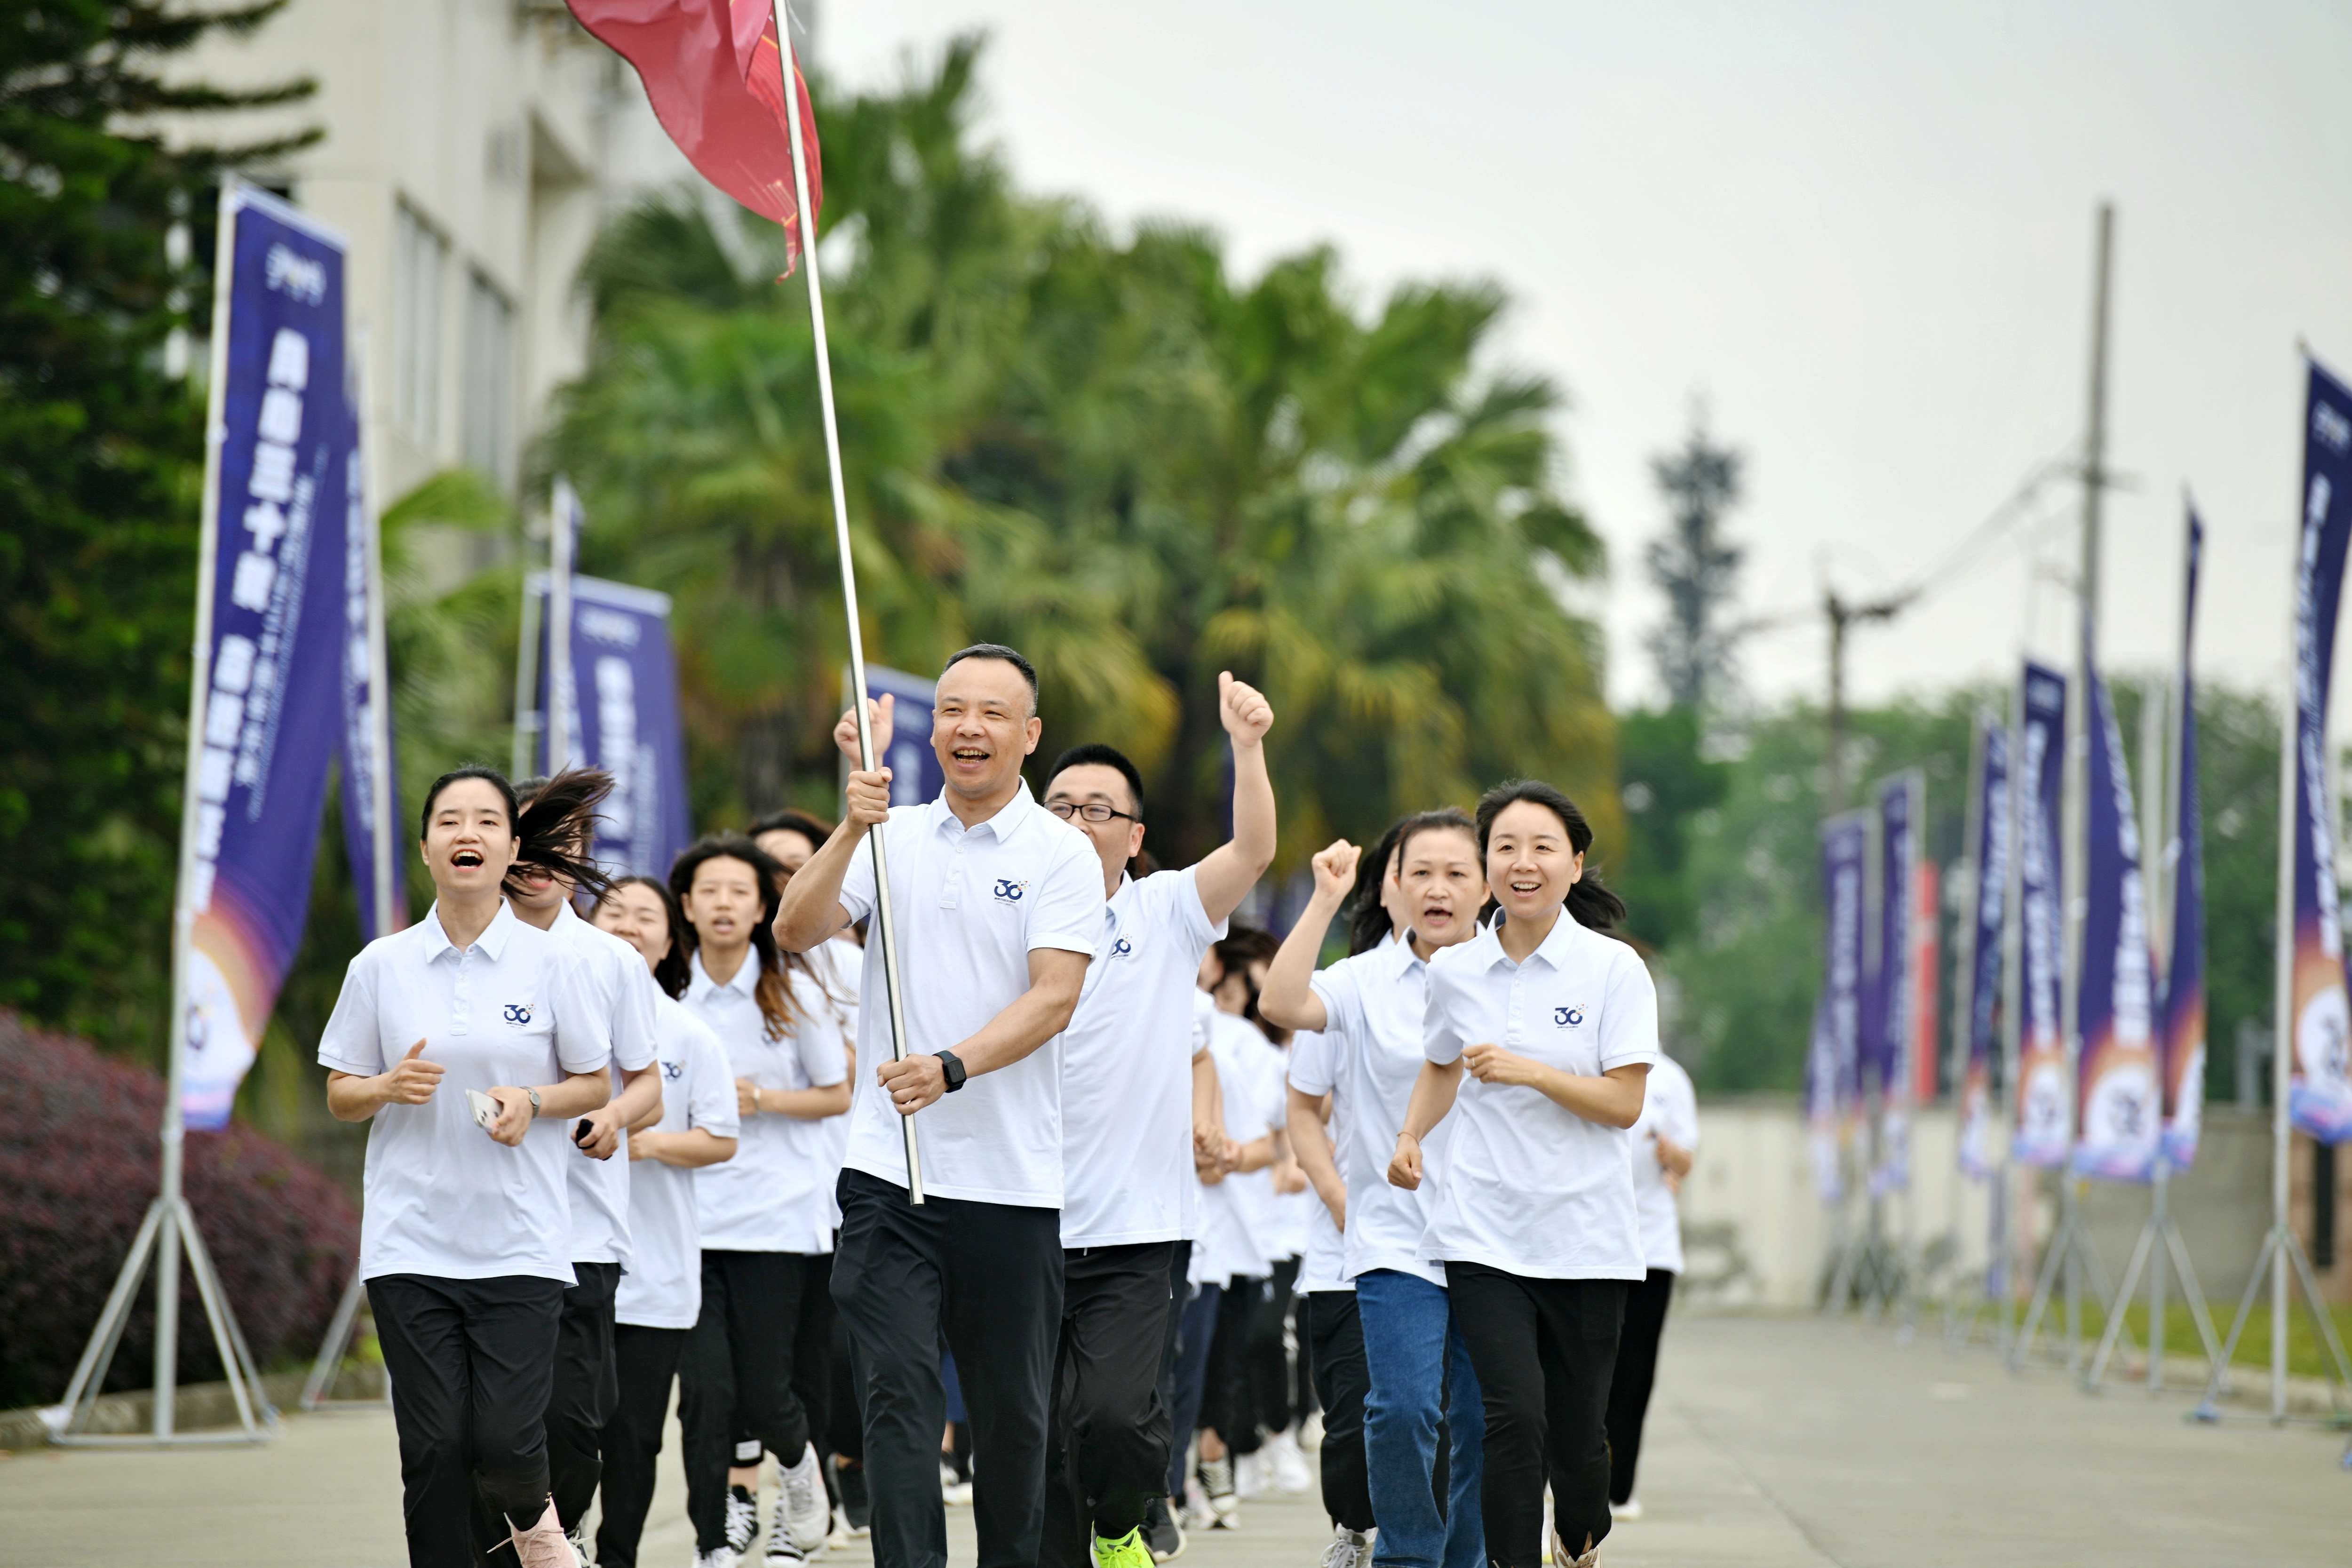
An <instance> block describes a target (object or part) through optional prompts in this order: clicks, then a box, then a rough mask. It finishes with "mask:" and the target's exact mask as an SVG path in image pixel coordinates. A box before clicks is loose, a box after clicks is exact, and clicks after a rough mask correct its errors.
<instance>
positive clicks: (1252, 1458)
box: [1234, 1449, 1266, 1502]
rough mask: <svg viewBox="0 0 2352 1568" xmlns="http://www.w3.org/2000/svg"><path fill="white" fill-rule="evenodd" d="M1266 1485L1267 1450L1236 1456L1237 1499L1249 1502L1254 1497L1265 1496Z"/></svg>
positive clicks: (1235, 1481) (1235, 1491)
mask: <svg viewBox="0 0 2352 1568" xmlns="http://www.w3.org/2000/svg"><path fill="white" fill-rule="evenodd" d="M1265 1484H1266V1483H1265V1450H1263V1449H1260V1450H1258V1451H1256V1452H1254V1453H1248V1454H1235V1455H1234V1496H1235V1497H1237V1498H1239V1499H1241V1500H1243V1501H1244V1502H1247V1501H1248V1500H1250V1499H1252V1498H1254V1497H1261V1496H1264V1495H1265Z"/></svg>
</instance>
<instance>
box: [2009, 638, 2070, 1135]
mask: <svg viewBox="0 0 2352 1568" xmlns="http://www.w3.org/2000/svg"><path fill="white" fill-rule="evenodd" d="M2024 679H2025V702H2024V707H2023V712H2024V721H2023V722H2022V724H2021V726H2020V727H2019V731H2018V737H2017V768H2018V784H2019V791H2018V823H2017V828H2018V834H2017V853H2018V865H2019V880H2020V882H2021V898H2020V900H2019V906H2020V907H2019V912H2018V920H2019V923H2020V925H2021V928H2022V929H2021V931H2019V933H2018V934H2019V936H2020V937H2021V939H2022V940H2021V945H2022V948H2023V964H2024V973H2023V974H2022V975H2021V981H2022V983H2023V984H2022V985H2021V990H2022V992H2023V994H2024V1007H2023V1009H2022V1011H2023V1013H2024V1016H2023V1017H2022V1018H2021V1019H2019V1020H2018V1024H2019V1027H2018V1064H2017V1083H2016V1085H2015V1088H2014V1092H2015V1094H2016V1097H2017V1131H2016V1140H2015V1142H2013V1143H2012V1144H2011V1147H2010V1152H2011V1154H2012V1155H2013V1156H2014V1157H2015V1158H2016V1159H2017V1161H2018V1162H2019V1163H2021V1164H2027V1165H2061V1164H2063V1163H2065V1161H2066V1146H2067V1143H2068V1142H2069V1139H2068V1131H2069V1127H2070V1125H2071V1121H2072V1112H2071V1110H2070V1107H2071V1106H2072V1104H2073V1097H2072V1095H2071V1093H2070V1092H2069V1089H2068V1086H2067V1083H2066V1031H2065V1026H2064V1024H2063V1019H2062V1017H2061V1009H2062V1006H2063V999H2062V993H2063V973H2064V964H2065V938H2064V934H2063V931H2064V926H2063V920H2062V916H2063V912H2064V905H2063V902H2062V901H2061V900H2062V899H2063V894H2064V891H2065V889H2064V887H2063V878H2062V876H2061V870H2062V867H2061V865H2060V862H2059V857H2058V803H2059V795H2060V790H2061V787H2062V785H2063V772H2064V768H2063V761H2064V756H2065V751H2066V678H2065V677H2064V676H2063V675H2061V674H2059V673H2058V672H2057V671H2056V670H2054V669H2052V668H2048V667H2047V666H2045V665H2040V664H2035V663H2033V662H2032V661H2031V660H2029V661H2028V662H2027V664H2026V666H2025V678H2024Z"/></svg>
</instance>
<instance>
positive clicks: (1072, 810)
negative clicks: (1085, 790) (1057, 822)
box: [1045, 800, 1143, 822]
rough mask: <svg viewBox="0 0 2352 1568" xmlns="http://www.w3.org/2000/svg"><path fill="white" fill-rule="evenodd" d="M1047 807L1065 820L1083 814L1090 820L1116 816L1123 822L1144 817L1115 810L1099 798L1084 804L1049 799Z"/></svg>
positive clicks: (1107, 818)
mask: <svg viewBox="0 0 2352 1568" xmlns="http://www.w3.org/2000/svg"><path fill="white" fill-rule="evenodd" d="M1045 809H1046V810H1047V811H1050V812H1052V813H1053V814H1054V815H1055V816H1058V817H1060V818H1061V819H1062V820H1063V821H1064V822H1067V821H1069V820H1070V818H1071V817H1072V816H1083V817H1085V818H1086V819H1087V821H1088V822H1108V821H1109V820H1110V819H1111V818H1112V817H1114V816H1116V817H1118V818H1119V819H1120V820H1121V821H1123V822H1141V821H1142V820H1143V818H1141V817H1139V816H1130V815H1129V814H1128V813H1126V812H1124V811H1113V810H1112V809H1111V808H1110V807H1109V806H1107V805H1104V804H1103V803H1102V802H1100V801H1098V800H1090V801H1088V802H1087V803H1086V805H1079V804H1077V802H1076V801H1070V800H1049V801H1047V802H1046V803H1045Z"/></svg>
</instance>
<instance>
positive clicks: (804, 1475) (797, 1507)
mask: <svg viewBox="0 0 2352 1568" xmlns="http://www.w3.org/2000/svg"><path fill="white" fill-rule="evenodd" d="M819 1463H820V1461H819V1460H818V1458H817V1457H816V1445H815V1444H814V1443H812V1444H810V1445H809V1446H808V1447H805V1448H803V1449H802V1450H801V1460H800V1463H799V1464H797V1465H794V1466H793V1467H792V1468H789V1469H787V1468H784V1467H783V1466H782V1465H779V1466H777V1467H776V1472H777V1475H778V1477H779V1478H780V1479H782V1482H783V1488H782V1490H781V1491H780V1492H779V1493H778V1494H777V1497H776V1514H775V1520H774V1522H773V1523H772V1524H771V1525H770V1527H769V1531H768V1552H769V1555H770V1556H773V1555H774V1554H775V1550H776V1542H778V1541H779V1540H782V1541H789V1542H792V1544H793V1545H794V1546H796V1547H798V1548H800V1554H801V1555H802V1556H803V1557H805V1556H807V1555H808V1554H809V1553H810V1552H814V1551H816V1550H818V1549H819V1548H820V1547H822V1546H824V1538H825V1537H826V1536H827V1535H828V1534H830V1533H831V1532H832V1527H833V1505H832V1504H831V1503H830V1502H829V1501H828V1500H826V1498H825V1495H824V1473H823V1472H822V1471H820V1470H819V1469H818V1468H817V1466H818V1464H819Z"/></svg>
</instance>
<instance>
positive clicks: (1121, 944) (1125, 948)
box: [1110, 937, 1135, 958]
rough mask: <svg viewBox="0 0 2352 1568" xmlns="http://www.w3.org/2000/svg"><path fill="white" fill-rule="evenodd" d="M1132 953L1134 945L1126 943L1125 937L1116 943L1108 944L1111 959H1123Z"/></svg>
mask: <svg viewBox="0 0 2352 1568" xmlns="http://www.w3.org/2000/svg"><path fill="white" fill-rule="evenodd" d="M1134 951H1135V943H1133V942H1129V941H1128V940H1127V938H1125V937H1120V938H1119V939H1118V941H1117V942H1112V943H1111V944H1110V955H1111V956H1112V957H1113V958H1125V957H1127V956H1128V955H1129V953H1131V952H1134Z"/></svg>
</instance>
